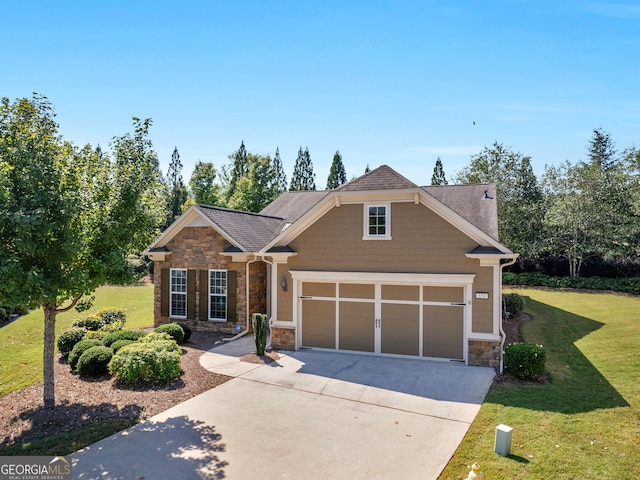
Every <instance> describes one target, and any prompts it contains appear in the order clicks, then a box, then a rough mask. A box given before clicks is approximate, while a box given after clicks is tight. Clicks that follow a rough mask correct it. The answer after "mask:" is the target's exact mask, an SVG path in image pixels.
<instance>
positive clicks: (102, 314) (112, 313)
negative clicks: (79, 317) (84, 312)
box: [96, 307, 127, 330]
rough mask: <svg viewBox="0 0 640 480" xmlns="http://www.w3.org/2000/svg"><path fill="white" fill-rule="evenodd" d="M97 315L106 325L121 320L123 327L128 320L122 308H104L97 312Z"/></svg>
mask: <svg viewBox="0 0 640 480" xmlns="http://www.w3.org/2000/svg"><path fill="white" fill-rule="evenodd" d="M96 317H98V318H99V319H100V320H102V323H103V324H104V325H111V324H113V323H118V322H120V325H121V326H120V328H122V326H123V325H124V324H125V323H126V321H127V315H126V314H125V313H124V310H123V309H122V308H114V307H112V308H102V309H100V310H98V311H97V312H96ZM118 330H119V329H118Z"/></svg>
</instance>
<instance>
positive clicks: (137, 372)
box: [108, 337, 180, 384]
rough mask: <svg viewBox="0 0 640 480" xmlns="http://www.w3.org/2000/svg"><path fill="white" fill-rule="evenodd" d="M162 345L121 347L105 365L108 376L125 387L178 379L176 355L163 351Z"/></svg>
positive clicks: (177, 358)
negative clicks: (109, 374)
mask: <svg viewBox="0 0 640 480" xmlns="http://www.w3.org/2000/svg"><path fill="white" fill-rule="evenodd" d="M144 338H146V337H143V339H141V340H144ZM164 343H165V341H152V342H146V341H138V342H135V343H132V344H130V345H127V346H125V347H122V348H121V349H120V350H118V353H116V354H115V355H114V356H113V358H112V359H111V362H109V366H108V368H109V372H110V373H111V374H112V375H114V376H115V377H116V378H117V379H118V381H120V382H122V383H125V384H139V383H145V382H165V383H169V382H171V380H173V379H174V378H177V377H179V376H180V352H179V351H175V350H174V351H170V350H167V348H166V346H165V345H163V344H164ZM166 343H169V342H166ZM170 343H172V344H173V345H175V347H176V349H178V346H177V345H176V343H175V342H174V341H173V340H172V341H171V342H170ZM178 350H179V349H178Z"/></svg>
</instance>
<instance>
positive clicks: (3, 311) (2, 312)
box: [0, 306, 9, 322]
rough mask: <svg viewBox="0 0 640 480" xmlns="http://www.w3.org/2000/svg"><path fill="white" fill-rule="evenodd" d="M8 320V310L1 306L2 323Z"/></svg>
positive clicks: (0, 319)
mask: <svg viewBox="0 0 640 480" xmlns="http://www.w3.org/2000/svg"><path fill="white" fill-rule="evenodd" d="M7 318H9V314H8V313H7V310H6V309H5V308H4V307H2V306H0V322H4V321H5V320H6V319H7Z"/></svg>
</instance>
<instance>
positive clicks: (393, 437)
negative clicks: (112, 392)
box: [72, 337, 495, 480]
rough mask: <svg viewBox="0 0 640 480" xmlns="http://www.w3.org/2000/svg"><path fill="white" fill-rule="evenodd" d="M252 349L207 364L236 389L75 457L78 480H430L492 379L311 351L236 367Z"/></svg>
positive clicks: (409, 362)
mask: <svg viewBox="0 0 640 480" xmlns="http://www.w3.org/2000/svg"><path fill="white" fill-rule="evenodd" d="M253 349H254V345H253V337H244V338H242V339H239V340H236V341H235V342H232V343H229V344H223V345H220V346H218V347H216V348H214V349H213V350H211V351H209V352H207V353H205V354H203V355H202V357H201V360H200V362H201V364H202V365H203V366H204V367H205V368H208V369H209V370H212V371H214V372H217V373H223V374H226V375H230V376H233V377H235V378H234V379H233V380H230V381H229V382H226V383H224V384H222V385H220V386H219V387H217V388H214V389H212V390H210V391H208V392H205V393H203V394H201V395H199V396H197V397H194V398H192V399H190V400H188V401H186V402H184V403H181V404H179V405H177V406H175V407H173V408H171V409H169V410H167V411H165V412H163V413H161V414H159V415H156V416H155V417H153V418H151V419H149V420H147V421H144V422H142V423H140V424H138V425H136V426H134V427H132V428H130V429H128V430H125V431H123V432H120V433H118V434H115V435H113V436H111V437H108V438H106V439H104V440H101V441H100V442H97V443H95V444H93V445H90V446H89V447H87V448H85V449H83V450H80V451H79V452H76V453H75V454H73V455H72V458H73V474H74V475H73V476H74V478H77V479H93V478H100V479H145V480H150V479H170V478H180V479H184V480H188V479H220V478H226V479H249V478H286V479H349V480H357V479H397V478H402V479H414V478H416V479H417V478H419V479H435V478H437V477H438V475H439V474H440V472H441V471H442V469H443V468H444V466H445V465H446V464H447V462H448V461H449V459H450V458H451V455H453V453H454V451H455V449H456V448H457V446H458V445H459V443H460V441H461V440H462V438H463V437H464V435H465V433H466V432H467V430H468V428H469V426H470V424H471V422H472V421H473V419H474V418H475V416H476V414H477V412H478V410H479V408H480V405H481V404H482V402H483V400H484V397H485V396H486V393H487V391H488V389H489V386H490V385H491V382H492V379H493V376H494V373H495V372H494V371H493V369H489V368H478V367H466V366H464V365H461V364H456V363H448V362H429V361H423V360H413V359H404V358H403V359H399V358H388V357H375V356H368V355H352V354H342V353H334V352H319V351H313V350H302V351H298V352H280V357H281V358H280V359H279V360H278V361H277V362H274V363H272V364H269V365H258V364H252V363H247V362H242V361H240V360H239V357H240V356H242V355H244V354H246V353H248V352H250V351H252V350H253ZM474 460H475V459H469V462H470V463H471V462H472V461H474ZM466 473H467V472H466V471H464V472H463V471H461V472H460V475H466Z"/></svg>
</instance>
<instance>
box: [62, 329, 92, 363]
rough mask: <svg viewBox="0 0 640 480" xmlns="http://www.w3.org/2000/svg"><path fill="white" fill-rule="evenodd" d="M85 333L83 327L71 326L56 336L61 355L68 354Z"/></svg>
mask: <svg viewBox="0 0 640 480" xmlns="http://www.w3.org/2000/svg"><path fill="white" fill-rule="evenodd" d="M86 333H87V330H86V329H85V328H78V327H73V328H70V329H69V330H65V331H64V332H62V333H61V334H60V336H59V337H58V351H59V352H60V353H61V354H62V356H64V357H66V356H68V355H69V353H70V352H71V350H73V347H75V345H76V343H78V342H79V341H80V340H82V339H83V338H84V336H85V334H86Z"/></svg>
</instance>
